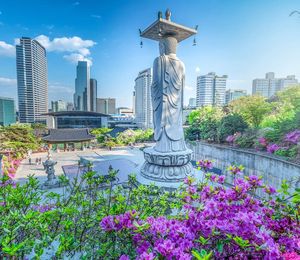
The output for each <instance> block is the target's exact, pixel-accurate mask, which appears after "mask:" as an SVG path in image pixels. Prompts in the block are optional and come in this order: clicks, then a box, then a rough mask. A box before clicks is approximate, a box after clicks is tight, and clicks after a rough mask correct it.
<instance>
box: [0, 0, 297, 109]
mask: <svg viewBox="0 0 300 260" xmlns="http://www.w3.org/2000/svg"><path fill="white" fill-rule="evenodd" d="M54 3H55V1H54ZM57 3H59V8H57V5H55V4H53V1H43V3H38V2H35V1H32V4H29V5H28V3H27V5H28V6H25V5H26V4H25V3H23V2H21V1H11V2H8V3H5V5H2V6H0V11H1V15H0V24H1V25H0V95H1V96H7V97H13V98H15V101H16V102H17V99H16V96H17V91H16V89H17V88H16V85H17V84H16V73H15V70H16V69H15V59H14V58H15V49H14V48H15V47H14V46H15V43H14V39H16V38H20V37H22V36H29V37H32V38H36V39H37V40H38V41H39V42H40V43H41V44H42V45H43V46H44V47H45V48H46V50H47V58H48V75H49V76H48V80H49V101H51V100H58V99H63V100H65V101H72V97H71V96H72V95H73V93H74V87H75V86H74V78H75V77H76V69H75V66H76V64H75V63H77V61H78V59H79V58H84V59H87V60H89V61H91V62H92V63H93V64H92V68H93V74H92V75H91V77H92V78H95V79H97V80H98V92H99V93H98V96H99V97H115V98H116V99H117V102H118V104H117V105H118V106H127V107H131V106H132V90H133V88H134V79H135V77H136V74H137V72H138V71H141V70H142V69H143V68H146V67H151V66H152V62H153V56H158V46H157V44H154V43H151V42H150V41H148V40H144V41H143V42H144V44H143V45H144V46H143V48H140V46H139V43H140V38H139V36H138V29H139V28H141V29H144V28H145V26H146V25H147V24H148V22H149V21H150V20H152V19H153V18H154V17H156V16H157V11H159V10H162V11H164V10H165V9H166V8H167V7H169V8H170V9H171V11H172V18H171V19H172V20H173V21H175V22H176V21H178V22H182V23H183V24H185V25H187V26H191V27H194V26H195V25H196V24H198V25H199V29H198V31H199V33H198V35H197V36H196V38H197V43H198V44H197V46H195V47H193V46H192V39H191V40H188V41H186V42H184V43H182V45H183V46H179V49H178V56H179V57H180V58H181V59H182V60H183V61H184V62H185V64H186V74H187V75H186V88H185V104H187V103H188V99H189V98H190V97H195V96H196V79H197V76H199V75H204V74H206V73H208V72H210V71H215V72H216V73H218V74H220V75H223V74H226V75H228V84H227V87H228V88H231V89H245V90H247V91H248V93H251V88H252V80H253V79H255V78H262V77H263V76H264V74H265V73H266V72H268V71H274V72H275V73H276V75H278V77H284V76H286V75H291V74H292V75H296V78H300V74H299V70H298V69H297V60H299V59H300V54H299V52H298V51H297V49H298V47H297V46H299V44H300V30H299V26H300V25H299V18H298V17H297V16H296V15H294V16H291V17H290V16H289V14H290V13H291V11H293V10H295V9H299V4H298V3H297V1H285V2H284V3H283V2H280V1H263V2H258V1H257V2H256V1H251V4H250V1H244V2H242V3H237V2H236V1H230V2H227V3H223V2H221V1H212V2H208V1H206V2H204V1H200V2H198V1H191V2H189V5H184V4H183V3H181V2H179V1H178V2H177V1H172V2H171V1H162V2H155V3H154V2H142V3H140V2H136V1H127V2H126V3H123V2H118V4H119V8H118V9H112V7H113V5H114V3H110V2H107V1H102V2H101V3H92V2H91V1H84V2H83V1H81V2H80V1H78V2H76V1H63V2H62V3H61V2H57ZM16 4H18V6H19V7H20V8H18V10H15V8H14V7H15V5H16ZM32 5H34V7H35V8H33V9H32V10H31V8H29V7H30V6H32ZM146 7H147V8H146ZM135 8H136V10H143V11H144V12H146V13H147V15H145V14H144V13H143V15H142V14H140V12H138V11H137V12H136V11H134V15H130V14H131V12H133V10H135ZM54 9H55V10H54ZM41 10H47V12H42V11H41ZM95 10H96V11H97V12H96V11H95ZM111 10H113V11H111ZM23 11H26V12H25V13H26V16H25V13H24V12H23ZM67 11H69V12H70V13H72V15H70V16H68V18H66V17H64V18H62V16H63V15H64V14H65V12H67ZM12 12H13V13H14V15H11V14H12ZM16 12H17V13H16ZM33 12H34V13H35V15H36V16H37V17H36V19H34V20H33V19H25V18H26V17H29V16H30V14H32V13H33ZM186 13H189V15H188V16H187V15H186ZM54 14H55V15H54ZM56 16H57V18H56ZM128 16H130V17H131V19H130V20H128V19H126V17H128ZM254 16H255V19H253V18H254ZM72 17H74V18H72ZM143 17H148V18H147V19H144V18H143ZM37 21H38V22H37ZM124 21H126V23H124ZM224 21H226V22H224ZM104 25H105V26H104ZM4 31H5V34H4V33H3V34H1V32H4ZM125 39H126V40H125ZM270 44H272V48H268V46H270ZM125 49H128V51H125ZM280 50H284V51H280ZM128 53H130V55H129V54H128ZM128 59H130V66H128V65H127V61H128Z"/></svg>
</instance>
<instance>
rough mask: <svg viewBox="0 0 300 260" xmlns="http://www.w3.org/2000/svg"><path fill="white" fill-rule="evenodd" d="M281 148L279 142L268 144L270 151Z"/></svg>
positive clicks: (273, 151)
mask: <svg viewBox="0 0 300 260" xmlns="http://www.w3.org/2000/svg"><path fill="white" fill-rule="evenodd" d="M279 149H280V147H279V145H277V144H268V146H267V151H268V153H275V152H276V151H277V150H279Z"/></svg>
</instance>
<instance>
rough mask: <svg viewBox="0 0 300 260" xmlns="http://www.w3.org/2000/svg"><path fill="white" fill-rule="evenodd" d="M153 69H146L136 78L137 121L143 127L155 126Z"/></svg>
mask: <svg viewBox="0 0 300 260" xmlns="http://www.w3.org/2000/svg"><path fill="white" fill-rule="evenodd" d="M151 84H152V69H151V68H149V69H145V70H143V71H141V72H140V73H139V75H138V76H137V78H136V79H135V86H134V91H135V102H134V103H135V109H134V110H135V121H136V124H137V125H138V126H139V127H141V128H152V127H153V111H152V102H151Z"/></svg>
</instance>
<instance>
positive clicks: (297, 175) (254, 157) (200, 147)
mask: <svg viewBox="0 0 300 260" xmlns="http://www.w3.org/2000/svg"><path fill="white" fill-rule="evenodd" d="M188 146H189V148H190V149H192V150H193V155H192V158H193V160H196V161H197V160H202V159H209V160H213V161H214V167H216V168H218V169H221V170H222V171H223V174H225V175H226V176H228V175H229V173H226V171H224V170H225V169H226V168H227V167H228V166H229V165H231V164H237V165H240V164H242V165H243V166H245V174H246V175H249V174H255V175H259V176H262V177H263V181H264V183H265V184H268V185H271V186H273V187H275V188H276V189H278V188H280V185H281V182H282V180H284V179H286V180H287V181H288V182H289V183H290V185H291V187H293V188H295V187H300V164H296V163H292V162H288V161H286V160H283V159H281V158H278V157H276V156H272V155H268V154H266V153H262V152H256V151H251V150H244V149H238V148H234V147H228V146H225V145H218V144H209V143H204V142H193V143H188ZM231 177H232V176H228V179H229V181H232V179H231Z"/></svg>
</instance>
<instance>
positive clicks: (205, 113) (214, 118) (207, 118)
mask: <svg viewBox="0 0 300 260" xmlns="http://www.w3.org/2000/svg"><path fill="white" fill-rule="evenodd" d="M223 116H224V113H223V111H222V109H221V108H219V107H212V106H205V107H201V108H199V109H197V110H195V111H193V112H191V114H190V115H189V123H190V125H191V127H192V128H193V131H190V132H191V133H192V134H199V135H200V138H201V139H203V140H210V141H216V140H217V139H218V138H217V134H218V131H217V128H218V124H219V122H220V120H221V119H222V117H223ZM196 128H198V129H199V133H197V131H196ZM187 133H189V131H188V130H187Z"/></svg>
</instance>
